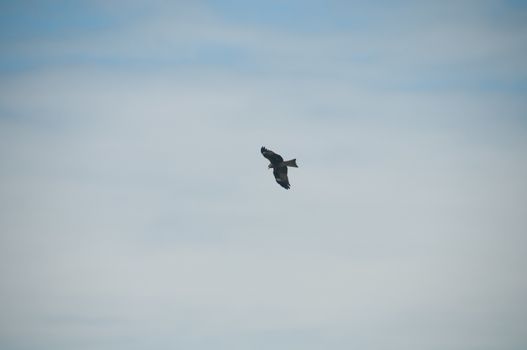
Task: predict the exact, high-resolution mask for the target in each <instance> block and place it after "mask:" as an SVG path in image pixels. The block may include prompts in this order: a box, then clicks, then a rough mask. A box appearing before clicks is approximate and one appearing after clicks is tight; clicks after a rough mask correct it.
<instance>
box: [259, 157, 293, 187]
mask: <svg viewBox="0 0 527 350" xmlns="http://www.w3.org/2000/svg"><path fill="white" fill-rule="evenodd" d="M260 152H262V155H263V156H264V157H265V158H267V159H269V161H270V162H271V164H269V169H273V175H274V178H275V180H276V182H278V184H279V185H280V186H282V187H283V188H285V189H286V190H288V189H289V187H291V186H290V185H289V179H288V178H287V167H288V166H291V167H295V168H298V165H296V159H291V160H286V161H284V158H282V156H281V155H279V154H276V153H274V152H273V151H270V150H268V149H267V148H265V147H262V148H260Z"/></svg>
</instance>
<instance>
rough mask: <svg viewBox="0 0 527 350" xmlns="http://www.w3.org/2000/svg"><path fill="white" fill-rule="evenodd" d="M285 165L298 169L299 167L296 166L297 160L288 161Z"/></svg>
mask: <svg viewBox="0 0 527 350" xmlns="http://www.w3.org/2000/svg"><path fill="white" fill-rule="evenodd" d="M284 165H285V166H292V167H295V168H298V165H296V159H291V160H287V161H285V162H284Z"/></svg>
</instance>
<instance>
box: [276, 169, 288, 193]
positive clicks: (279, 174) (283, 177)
mask: <svg viewBox="0 0 527 350" xmlns="http://www.w3.org/2000/svg"><path fill="white" fill-rule="evenodd" d="M273 175H274V179H275V180H276V182H278V184H279V185H280V186H282V187H283V188H285V189H286V190H288V189H289V187H291V186H290V185H289V179H288V178H287V167H286V166H282V167H279V168H274V169H273Z"/></svg>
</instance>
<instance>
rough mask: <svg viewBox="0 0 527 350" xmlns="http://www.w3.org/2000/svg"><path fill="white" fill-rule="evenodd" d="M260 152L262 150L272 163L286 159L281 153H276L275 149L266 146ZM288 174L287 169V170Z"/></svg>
mask: <svg viewBox="0 0 527 350" xmlns="http://www.w3.org/2000/svg"><path fill="white" fill-rule="evenodd" d="M260 152H262V155H263V156H264V157H265V158H267V159H269V161H270V162H271V164H280V163H282V162H283V161H284V158H282V156H281V155H279V154H276V153H274V152H273V151H270V150H268V149H267V148H265V147H262V148H260ZM286 174H287V171H286Z"/></svg>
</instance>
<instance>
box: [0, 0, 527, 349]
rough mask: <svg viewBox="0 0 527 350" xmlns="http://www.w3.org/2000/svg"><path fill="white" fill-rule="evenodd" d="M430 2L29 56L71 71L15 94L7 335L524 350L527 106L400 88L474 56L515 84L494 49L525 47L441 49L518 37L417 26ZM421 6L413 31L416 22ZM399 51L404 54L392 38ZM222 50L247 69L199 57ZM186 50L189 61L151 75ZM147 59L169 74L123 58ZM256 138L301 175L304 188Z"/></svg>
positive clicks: (478, 25)
mask: <svg viewBox="0 0 527 350" xmlns="http://www.w3.org/2000/svg"><path fill="white" fill-rule="evenodd" d="M108 6H110V7H109V8H108V9H107V11H117V10H118V9H117V8H112V7H111V4H110V5H108ZM138 6H139V5H138ZM163 6H165V5H163ZM167 6H168V5H167ZM428 6H432V5H427V6H421V7H418V8H416V9H415V11H416V12H413V10H412V11H410V8H405V9H403V13H402V14H400V13H398V14H397V16H395V15H394V16H395V17H394V20H395V21H396V24H398V25H396V26H387V27H385V28H379V29H377V30H372V29H371V28H367V26H366V27H363V28H362V30H365V32H359V33H358V34H357V33H355V32H354V30H352V29H350V30H348V31H344V32H339V33H333V32H331V33H322V32H318V31H317V32H316V33H314V34H313V35H312V36H311V37H308V38H306V37H304V36H301V35H299V34H298V33H296V32H295V28H292V29H290V30H286V29H276V28H270V27H267V26H265V25H262V24H258V25H256V24H255V25H253V26H246V25H243V26H242V25H240V24H237V23H236V22H231V21H229V20H227V19H225V18H223V17H222V15H220V14H218V13H217V12H215V11H213V10H210V9H206V10H202V9H201V8H199V9H188V10H186V11H188V12H186V13H192V14H194V15H193V16H188V17H186V16H185V15H184V14H178V15H175V17H174V18H173V17H172V12H170V13H169V11H163V13H158V12H155V11H154V12H151V13H147V15H145V17H141V16H139V17H138V19H136V20H134V21H131V22H130V23H126V24H123V25H122V26H121V27H119V29H118V30H114V29H112V30H109V32H108V33H106V34H107V35H105V36H104V37H103V36H101V35H100V33H95V34H94V33H91V32H87V33H86V35H84V36H82V37H80V38H78V39H79V40H76V41H75V42H72V41H71V40H70V39H63V38H61V39H56V38H51V39H49V40H48V41H44V43H43V44H42V46H40V47H39V46H38V45H36V44H35V45H34V44H27V43H22V44H21V45H20V46H17V47H16V50H15V51H14V52H15V55H22V56H24V55H27V57H32V59H35V60H37V61H39V62H43V61H41V59H42V58H41V56H40V55H44V56H47V59H49V60H50V61H51V62H55V63H56V64H50V65H48V64H42V66H40V67H39V68H38V69H30V70H27V71H23V72H15V73H12V74H10V75H7V76H5V79H2V83H1V84H0V96H1V97H0V111H1V115H2V117H1V118H0V124H1V128H0V150H1V151H0V157H1V159H2V163H3V166H2V168H1V170H0V192H1V193H0V194H1V196H0V198H2V200H1V201H0V206H1V209H2V210H0V213H1V214H0V222H1V224H0V231H1V232H3V233H2V235H0V239H1V240H2V244H0V262H1V263H0V266H1V270H0V274H1V276H2V280H3V281H4V282H3V283H2V286H1V287H0V293H1V294H2V309H3V310H4V312H3V313H2V316H0V329H1V331H0V343H1V344H2V345H3V346H4V347H6V348H20V347H26V348H50V349H51V348H53V349H57V348H68V349H71V348H77V349H83V348H94V347H96V348H115V347H132V348H133V347H134V346H135V347H136V348H149V349H151V348H166V347H188V348H196V349H200V348H210V346H211V344H214V347H215V348H229V349H233V348H234V349H236V348H240V349H241V348H248V347H250V348H258V347H260V348H269V347H273V348H278V349H280V348H288V349H290V348H300V347H301V348H303V349H315V348H326V347H328V346H330V347H333V348H339V347H342V348H343V347H346V348H349V347H360V348H366V349H368V348H376V349H388V348H390V349H393V348H396V349H397V348H400V349H403V348H404V349H406V348H408V347H411V348H420V349H421V348H425V349H434V348H442V349H444V348H447V349H460V348H463V349H465V348H470V347H488V348H495V349H498V348H499V349H503V348H510V349H512V348H515V347H521V345H522V344H524V343H525V337H524V336H523V333H524V332H523V329H522V325H523V324H524V323H525V317H524V315H525V308H524V307H523V306H522V297H523V295H525V291H526V287H527V286H526V283H525V279H524V278H523V271H522V266H523V265H524V262H525V258H524V257H525V254H524V253H525V252H524V249H523V248H522V247H524V246H525V238H524V237H523V232H524V231H525V227H526V224H527V222H526V221H525V215H524V214H525V213H524V210H523V208H525V198H527V197H526V194H527V193H525V189H526V188H525V186H524V180H523V179H524V178H525V177H526V175H527V167H526V166H525V162H523V161H522V160H523V156H524V154H525V150H526V148H527V145H526V143H525V140H526V138H525V133H526V129H525V123H524V120H523V113H524V111H525V107H526V106H525V102H524V99H523V98H521V90H520V91H516V90H513V91H511V89H503V90H500V89H490V90H488V89H481V88H480V86H479V84H477V83H475V84H476V85H477V86H476V87H473V86H472V85H471V84H465V85H463V86H462V87H459V86H454V87H448V88H442V89H430V88H429V87H428V86H425V87H418V86H417V87H416V86H415V85H414V86H412V87H411V88H408V85H405V84H402V83H401V80H400V79H402V78H401V76H402V75H404V74H402V72H405V70H406V69H408V71H410V68H411V66H412V65H413V64H414V63H416V62H420V63H422V65H421V66H420V67H418V68H417V70H416V71H412V73H413V75H412V76H413V79H418V78H419V77H420V74H421V72H423V71H424V72H429V75H428V76H427V79H425V80H426V81H427V82H430V80H433V79H430V80H428V79H429V77H433V76H434V74H435V73H434V72H430V70H431V68H430V67H436V66H437V65H439V66H441V65H445V66H450V65H456V64H458V63H460V62H461V63H463V62H472V61H473V60H480V62H483V63H482V64H483V66H485V67H486V68H488V70H489V71H494V73H495V74H496V75H497V76H499V77H501V78H503V79H508V77H507V74H506V72H505V70H502V68H501V67H497V66H496V65H495V64H494V63H493V62H494V61H493V59H489V57H495V56H494V55H495V54H497V53H498V52H500V51H503V54H504V55H505V56H507V57H510V58H511V62H512V61H514V62H517V60H518V62H519V58H518V56H517V52H522V51H521V50H523V49H522V48H521V47H522V46H521V45H519V41H520V39H516V38H512V39H510V40H511V41H510V42H509V44H504V43H497V41H499V40H498V39H493V40H492V42H490V43H489V42H485V41H484V40H481V41H478V40H474V43H473V45H470V47H469V48H467V50H466V51H464V50H462V49H461V48H460V47H459V46H457V45H456V44H459V45H461V43H462V42H463V41H462V40H460V41H458V42H455V43H452V46H448V47H447V48H446V49H445V52H441V51H442V50H438V49H436V44H435V43H436V42H437V41H441V40H446V39H447V38H450V37H453V36H456V34H457V33H465V31H468V32H469V33H472V34H473V36H471V35H472V34H470V35H469V36H470V37H471V38H472V39H474V38H475V37H478V38H479V37H480V36H481V37H484V36H485V35H487V34H486V33H492V34H494V35H495V36H493V38H503V37H505V36H508V35H509V34H510V32H509V31H508V30H509V29H503V31H502V29H499V30H498V29H496V28H497V27H495V26H494V24H493V23H487V22H486V20H485V21H484V20H482V19H481V15H479V14H478V13H476V14H475V15H473V16H474V17H475V18H472V17H470V16H469V17H470V18H471V20H470V21H467V22H466V23H463V20H456V18H455V17H454V19H449V20H450V21H451V22H455V26H454V28H452V27H448V28H446V29H444V30H442V29H441V26H440V24H439V23H434V22H432V23H430V24H429V26H427V27H426V28H425V29H426V30H423V31H422V32H416V31H415V30H414V28H417V27H419V25H417V24H421V23H426V22H427V20H428V18H429V17H431V14H432V13H434V11H436V10H438V9H437V8H436V6H435V5H434V7H433V8H429V7H428ZM448 6H453V5H452V3H449V5H448ZM471 6H472V5H471ZM169 8H170V9H172V8H171V7H166V8H165V9H169ZM439 9H443V10H444V11H447V10H448V11H447V12H449V13H450V12H454V13H457V12H456V11H453V10H455V9H456V8H455V7H453V8H449V9H446V10H445V9H444V8H443V7H440V8H439ZM123 11H124V10H123ZM203 11H205V12H203ZM405 11H407V14H408V15H411V14H412V13H414V14H415V16H416V19H415V21H410V22H409V23H408V24H407V25H405V26H403V25H401V23H402V22H404V21H403V19H408V18H411V17H412V16H402V15H403V14H405V13H406V12H405ZM124 12H126V11H124ZM476 12H477V11H476ZM167 13H168V14H167ZM460 13H461V12H460ZM385 16H386V15H385ZM399 16H402V17H399ZM171 19H173V20H172V21H171ZM175 19H177V21H176V20H175ZM463 19H466V17H463ZM467 28H469V29H467ZM485 28H486V29H485ZM366 29H367V30H366ZM392 30H393V35H392V36H389V37H388V38H387V39H382V35H381V33H388V32H390V33H391V32H392ZM450 30H451V31H450ZM487 31H488V32H487ZM431 33H435V34H434V35H436V36H432V37H434V38H441V40H440V39H437V41H436V40H434V42H430V41H428V40H427V38H429V37H430V35H431ZM521 33H522V32H521V31H520V32H518V34H517V35H518V38H520V37H521V35H522V34H521ZM401 35H402V36H403V37H406V38H409V40H408V41H407V43H408V44H409V49H408V50H404V49H401V48H399V47H398V46H397V45H396V44H390V41H391V40H394V39H395V38H397V37H399V36H401ZM472 39H471V40H470V41H471V42H472ZM152 40H153V41H152ZM516 40H518V41H516ZM495 41H496V42H495ZM211 42H214V44H213V45H212V46H213V47H218V46H219V47H223V46H228V47H233V48H234V49H235V51H237V52H244V55H243V57H244V59H245V60H247V61H248V65H243V64H241V65H238V63H236V64H233V65H228V64H225V62H223V63H221V64H219V63H217V62H216V61H215V60H216V57H212V58H210V61H204V60H201V61H199V60H197V61H199V63H195V62H194V61H195V58H196V57H198V56H199V55H200V54H203V53H204V52H207V50H204V51H200V50H201V49H202V48H208V47H209V46H210V43H211ZM24 45H25V47H24V48H23V50H22V47H23V46H24ZM502 45H505V46H502ZM507 45H510V50H509V49H506V47H509V46H507ZM504 47H505V49H504V50H502V49H503V48H504ZM52 48H53V50H52ZM182 48H189V49H188V51H185V50H183V55H185V54H189V56H188V57H190V59H189V62H191V64H188V65H182V66H176V67H172V66H170V65H169V67H167V66H161V67H156V65H155V63H156V62H159V60H163V59H167V58H168V59H169V60H172V59H175V57H178V55H180V49H182ZM55 49H56V50H55ZM427 49H434V50H435V51H433V54H432V53H428V52H427ZM516 49H518V50H519V51H515V50H516ZM17 50H22V51H17ZM24 50H26V51H24ZM193 50H195V51H193ZM212 51H214V49H213V50H212ZM208 52H211V51H208ZM420 52H421V53H422V56H419V55H420V54H419V53H420ZM355 53H357V55H358V57H357V56H355V58H354V55H355ZM364 53H367V54H368V55H369V54H370V53H374V54H375V55H378V57H375V55H374V56H372V57H370V56H368V55H366V59H363V60H362V61H361V55H363V54H364ZM499 55H501V53H500V54H499ZM499 55H498V56H499ZM64 56H70V57H75V56H77V57H81V58H86V57H91V58H93V57H95V56H97V57H101V58H103V59H104V60H109V61H111V59H110V58H112V59H115V61H114V62H113V63H108V61H106V62H105V63H103V64H100V63H101V62H99V63H93V61H92V60H91V58H89V59H87V60H86V61H83V60H82V59H80V60H78V61H77V60H75V59H74V60H72V62H70V64H65V65H64V64H63V62H62V61H61V60H60V59H59V58H60V57H64ZM505 56H503V57H505ZM24 57H26V56H24ZM138 57H139V58H140V59H141V60H143V59H144V60H146V61H148V60H151V62H153V65H152V66H150V67H148V68H145V67H137V66H134V65H128V64H126V61H127V60H132V61H133V60H136V59H138ZM160 57H161V58H160ZM348 57H351V59H350V60H348ZM499 57H501V56H499ZM410 58H411V59H410ZM499 59H501V58H499ZM44 61H45V60H44ZM463 64H464V63H463ZM498 66H499V65H498ZM520 66H521V65H520V64H519V63H518V66H517V67H518V75H519V76H522V74H523V73H522V70H521V67H520ZM248 67H249V68H248ZM394 67H395V68H398V69H396V70H395V72H394V73H393V75H390V74H389V72H391V71H393V68H394ZM507 69H509V68H507ZM510 69H511V70H514V69H513V68H510ZM267 73H269V74H267ZM494 73H493V74H494ZM394 76H395V77H394ZM373 77H375V79H378V80H377V82H376V83H373V82H374V80H375V79H373ZM355 78H357V79H355ZM359 78H360V79H359ZM465 78H466V76H465ZM469 78H470V77H469ZM394 80H395V81H398V83H397V84H393V81H394ZM469 80H471V79H469ZM471 81H473V80H471ZM399 83H401V84H399ZM262 145H264V146H267V147H269V148H271V149H274V150H275V151H277V152H280V153H282V154H283V155H284V156H286V157H296V158H297V159H298V162H299V165H300V168H299V169H294V170H292V171H291V174H290V176H291V183H292V190H291V191H288V192H286V191H283V190H282V189H281V188H279V187H278V186H277V185H276V184H275V183H274V180H273V178H272V175H271V174H270V172H269V171H268V170H267V169H266V161H265V159H263V158H262V157H261V156H260V155H259V147H260V146H262ZM379 334H382V337H379Z"/></svg>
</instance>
